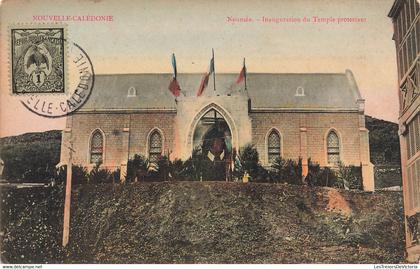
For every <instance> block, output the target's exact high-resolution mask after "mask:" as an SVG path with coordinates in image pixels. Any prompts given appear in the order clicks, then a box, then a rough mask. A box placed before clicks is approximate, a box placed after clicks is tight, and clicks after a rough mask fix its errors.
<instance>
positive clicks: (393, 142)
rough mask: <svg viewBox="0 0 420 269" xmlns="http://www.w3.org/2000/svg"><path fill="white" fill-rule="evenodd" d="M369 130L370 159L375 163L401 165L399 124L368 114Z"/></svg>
mask: <svg viewBox="0 0 420 269" xmlns="http://www.w3.org/2000/svg"><path fill="white" fill-rule="evenodd" d="M366 128H367V129H368V130H369V145H370V159H371V161H372V163H373V164H375V165H386V164H391V165H399V164H400V162H401V159H400V158H401V157H400V141H399V136H398V124H397V123H394V122H390V121H385V120H380V119H375V118H373V117H370V116H366Z"/></svg>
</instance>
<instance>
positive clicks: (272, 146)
mask: <svg viewBox="0 0 420 269" xmlns="http://www.w3.org/2000/svg"><path fill="white" fill-rule="evenodd" d="M280 152H281V142H280V135H279V133H278V132H277V131H275V130H272V131H271V132H270V134H269V135H268V139H267V153H268V162H269V163H273V162H274V161H275V160H276V159H277V158H279V157H280Z"/></svg>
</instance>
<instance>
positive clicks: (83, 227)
mask: <svg viewBox="0 0 420 269" xmlns="http://www.w3.org/2000/svg"><path fill="white" fill-rule="evenodd" d="M35 192H37V194H36V195H35ZM31 195H32V197H31ZM43 201H44V202H43ZM45 201H50V202H49V203H45ZM62 201H63V193H62V190H61V189H51V188H40V189H31V190H22V189H20V190H11V189H9V190H2V208H1V210H2V212H1V213H2V220H1V224H2V232H3V233H4V236H3V238H2V250H1V251H2V260H3V261H8V262H11V263H24V262H33V263H40V262H66V263H69V262H73V263H399V262H403V261H404V230H403V229H404V227H403V215H402V199H401V193H395V192H382V193H374V194H371V193H363V192H349V191H342V190H335V189H329V188H309V187H304V186H291V185H283V184H256V183H249V184H243V183H223V182H174V183H169V182H162V183H142V184H140V183H133V184H128V185H125V186H124V185H84V186H79V187H78V188H77V189H74V190H73V204H72V216H71V228H72V229H71V234H70V246H69V248H68V249H67V250H64V251H63V250H61V248H60V247H59V245H60V242H61V238H60V237H61V228H62V223H61V222H62ZM23 204H24V205H23ZM3 216H4V217H3ZM37 238H38V239H37ZM34 242H35V243H34Z"/></svg>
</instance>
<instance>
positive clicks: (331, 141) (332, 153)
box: [327, 131, 340, 165]
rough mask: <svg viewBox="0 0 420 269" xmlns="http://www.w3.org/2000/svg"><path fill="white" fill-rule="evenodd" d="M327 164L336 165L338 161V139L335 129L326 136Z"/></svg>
mask: <svg viewBox="0 0 420 269" xmlns="http://www.w3.org/2000/svg"><path fill="white" fill-rule="evenodd" d="M327 155H328V164H332V165H337V164H338V163H339V162H340V139H339V138H338V135H337V133H336V132H335V131H330V132H329V133H328V136H327Z"/></svg>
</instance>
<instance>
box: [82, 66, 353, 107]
mask: <svg viewBox="0 0 420 269" xmlns="http://www.w3.org/2000/svg"><path fill="white" fill-rule="evenodd" d="M202 76H203V74H178V77H177V79H178V81H179V84H180V86H181V89H182V91H183V95H185V96H195V95H196V92H197V89H198V87H199V85H200V81H201V78H202ZM237 76H238V74H217V73H216V92H214V91H213V77H210V80H209V84H208V86H207V88H206V90H205V91H204V94H203V96H202V97H197V98H204V97H205V96H206V95H214V94H215V93H216V94H219V95H225V94H228V93H231V94H232V95H233V94H235V92H237V91H238V90H241V91H243V90H244V83H242V84H241V85H236V86H234V87H232V85H234V84H235V81H236V78H237ZM171 79H172V74H113V75H96V76H95V84H94V89H93V91H92V93H91V96H90V97H89V99H88V101H87V102H86V104H85V105H84V106H83V108H82V109H81V111H83V110H89V111H91V110H98V111H103V110H136V109H139V110H142V109H175V108H176V103H175V98H174V97H173V95H172V94H171V92H170V91H169V90H168V85H169V83H170V81H171ZM130 88H131V89H132V90H131V93H133V89H135V95H134V96H133V94H131V95H129V89H130ZM298 88H299V90H297V89H298ZM247 89H248V94H249V96H250V98H251V105H252V108H254V109H323V110H337V109H344V110H357V109H358V105H357V103H356V101H357V100H358V99H361V97H360V92H359V90H358V88H357V85H356V82H355V80H354V77H353V75H352V73H351V71H349V70H346V72H345V73H325V74H324V73H320V74H295V73H287V74H281V73H279V74H273V73H270V74H268V73H249V74H247ZM302 89H303V92H304V96H299V94H297V93H299V92H300V93H301V91H302ZM181 98H182V97H181Z"/></svg>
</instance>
